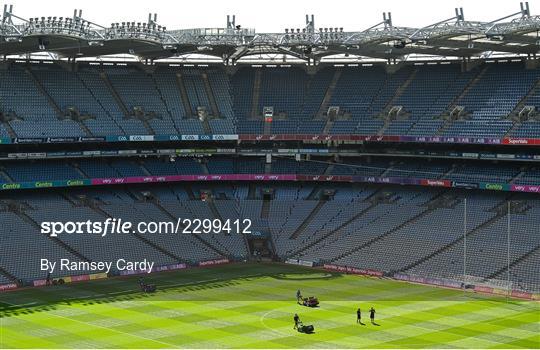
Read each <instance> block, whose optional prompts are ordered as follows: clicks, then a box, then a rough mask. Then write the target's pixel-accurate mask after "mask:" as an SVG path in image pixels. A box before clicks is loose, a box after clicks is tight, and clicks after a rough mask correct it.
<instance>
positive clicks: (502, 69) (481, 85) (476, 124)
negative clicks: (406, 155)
mask: <svg viewBox="0 0 540 350" xmlns="http://www.w3.org/2000/svg"><path fill="white" fill-rule="evenodd" d="M478 69H480V68H478ZM534 82H535V78H534V75H532V74H527V73H526V71H525V70H524V69H523V65H522V64H521V63H505V64H488V65H487V69H486V71H485V74H484V75H483V76H482V78H481V79H480V80H478V81H477V82H476V84H474V85H473V86H472V87H471V88H470V90H469V91H468V92H467V93H466V94H465V95H464V96H463V98H462V99H461V100H460V101H459V102H458V103H459V104H460V105H462V106H464V107H465V109H466V111H468V112H469V113H470V116H469V118H470V119H468V120H465V121H457V122H455V123H453V124H452V125H451V127H450V128H448V129H447V130H446V131H445V132H444V135H448V136H476V137H497V136H502V135H504V134H505V133H506V132H507V131H508V130H509V129H510V127H511V126H512V122H511V121H510V120H507V119H504V118H505V117H506V116H507V115H508V114H509V113H510V112H511V111H512V110H513V109H514V107H515V106H516V105H517V104H518V102H519V101H520V99H521V98H522V97H523V96H524V95H525V94H526V93H527V92H528V91H529V89H530V88H531V86H532V84H533V83H534Z"/></svg>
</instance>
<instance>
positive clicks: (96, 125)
mask: <svg viewBox="0 0 540 350" xmlns="http://www.w3.org/2000/svg"><path fill="white" fill-rule="evenodd" d="M32 71H33V72H34V74H35V75H36V77H37V78H38V80H39V81H40V82H41V84H42V85H43V87H44V89H45V90H46V91H47V93H48V94H49V95H50V96H51V97H52V98H53V99H54V100H55V102H56V103H57V104H58V107H59V108H60V109H61V110H62V111H63V112H64V113H67V111H68V108H76V109H77V110H78V112H79V113H80V115H81V116H82V117H86V116H89V117H90V118H91V119H88V120H85V121H84V124H85V125H86V126H88V128H89V129H90V131H91V132H92V133H93V134H94V135H108V134H109V135H110V134H112V135H122V134H124V132H123V130H122V128H121V127H120V126H119V124H118V122H117V121H116V120H114V119H113V118H112V117H111V116H110V115H109V113H108V112H107V111H106V110H105V109H104V108H103V106H101V105H100V103H99V102H98V101H97V100H96V98H95V97H94V96H93V94H92V91H90V90H88V88H87V86H85V85H84V83H83V82H82V81H81V80H80V79H79V77H78V76H77V74H75V73H74V72H69V71H67V70H65V69H63V68H60V67H57V66H52V67H48V66H38V65H36V66H33V67H32ZM59 135H60V134H59Z"/></svg>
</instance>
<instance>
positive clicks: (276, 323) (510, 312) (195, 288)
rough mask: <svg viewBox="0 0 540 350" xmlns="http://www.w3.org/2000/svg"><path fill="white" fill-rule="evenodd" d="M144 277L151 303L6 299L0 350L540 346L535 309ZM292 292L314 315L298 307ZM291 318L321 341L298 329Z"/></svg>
mask: <svg viewBox="0 0 540 350" xmlns="http://www.w3.org/2000/svg"><path fill="white" fill-rule="evenodd" d="M146 279H147V282H150V283H156V284H157V285H158V292H157V293H155V294H152V295H148V294H142V293H140V292H138V290H137V283H136V280H137V279H136V278H125V279H124V278H116V279H109V280H102V281H94V282H84V283H78V284H72V285H65V286H58V287H49V288H39V289H27V290H21V291H17V292H9V293H2V294H0V310H1V311H0V317H1V320H0V321H1V329H0V348H20V347H23V348H33V347H36V348H177V347H184V348H336V347H338V348H359V347H362V348H366V347H367V348H443V347H444V348H447V347H452V348H539V347H540V308H539V307H540V304H539V303H535V302H525V301H515V300H511V301H509V302H507V301H506V300H505V299H504V298H503V299H501V298H493V297H486V296H480V295H474V294H464V293H463V292H460V291H454V290H447V289H438V288H431V287H426V286H420V285H414V284H408V283H403V282H396V281H389V280H383V279H374V278H366V277H359V276H348V275H342V274H338V273H326V272H323V271H319V270H315V269H307V268H301V267H295V266H283V265H278V264H276V265H272V264H233V265H228V266H220V267H214V268H207V269H192V270H186V271H179V272H168V273H161V274H156V275H149V276H148V277H147V278H146ZM297 289H301V290H302V292H303V294H304V296H309V295H314V296H317V297H319V299H320V301H321V304H320V307H319V308H314V309H310V308H307V307H303V306H300V305H297V304H296V303H295V293H296V290H297ZM372 306H373V307H374V308H375V309H376V310H377V319H376V322H377V323H378V324H379V325H378V326H376V325H372V324H370V322H369V318H368V312H367V311H368V309H369V308H370V307H372ZM357 307H361V308H362V310H363V318H364V323H365V324H366V325H364V326H362V325H358V324H356V313H355V312H356V308H357ZM294 313H298V314H299V315H300V317H301V319H302V321H303V322H304V324H313V325H314V326H315V332H316V333H315V334H311V335H308V334H301V333H298V332H296V331H294V330H293V320H292V317H293V314H294Z"/></svg>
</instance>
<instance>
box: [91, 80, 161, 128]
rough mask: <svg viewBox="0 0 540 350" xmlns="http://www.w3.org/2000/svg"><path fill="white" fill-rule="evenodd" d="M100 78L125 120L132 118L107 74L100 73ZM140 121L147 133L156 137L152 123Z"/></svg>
mask: <svg viewBox="0 0 540 350" xmlns="http://www.w3.org/2000/svg"><path fill="white" fill-rule="evenodd" d="M99 76H100V78H101V80H103V82H104V83H105V86H106V87H107V89H108V91H109V92H110V93H111V95H112V96H113V98H114V101H115V102H116V104H117V105H118V107H119V108H120V110H121V111H122V113H124V117H125V118H131V113H130V111H129V109H128V108H127V106H126V104H125V103H124V101H123V100H122V98H121V97H120V95H119V94H118V92H117V91H116V89H115V88H114V86H113V84H112V83H111V80H110V79H109V77H108V76H107V73H106V72H105V71H100V72H99ZM138 120H140V121H141V123H142V124H143V126H144V128H145V129H146V132H147V133H148V135H155V134H156V133H155V132H154V129H153V128H152V126H151V125H150V123H148V121H147V120H145V119H138Z"/></svg>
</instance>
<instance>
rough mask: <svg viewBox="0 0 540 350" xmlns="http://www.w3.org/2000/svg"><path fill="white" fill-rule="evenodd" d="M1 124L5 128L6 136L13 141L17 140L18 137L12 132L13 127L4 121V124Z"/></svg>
mask: <svg viewBox="0 0 540 350" xmlns="http://www.w3.org/2000/svg"><path fill="white" fill-rule="evenodd" d="M3 124H4V127H5V128H6V130H7V132H8V134H9V137H11V138H14V139H15V138H17V137H19V136H18V135H17V133H16V132H15V130H13V127H12V126H11V124H10V123H9V121H6V122H5V123H3Z"/></svg>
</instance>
